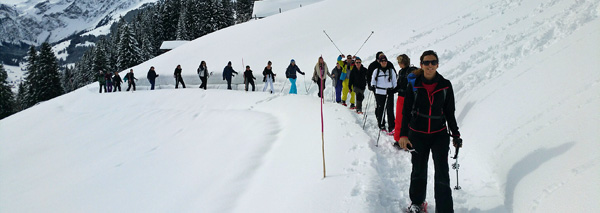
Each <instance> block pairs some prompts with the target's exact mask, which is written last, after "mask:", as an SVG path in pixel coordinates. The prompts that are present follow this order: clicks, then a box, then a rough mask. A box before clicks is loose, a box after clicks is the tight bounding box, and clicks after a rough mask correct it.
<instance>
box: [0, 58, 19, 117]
mask: <svg viewBox="0 0 600 213" xmlns="http://www.w3.org/2000/svg"><path fill="white" fill-rule="evenodd" d="M14 106H15V100H14V94H13V92H12V90H11V88H10V85H9V84H8V73H6V70H4V65H2V64H0V120H2V119H3V118H6V117H8V116H10V115H12V114H13V112H14Z"/></svg>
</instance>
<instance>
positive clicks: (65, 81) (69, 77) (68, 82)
mask: <svg viewBox="0 0 600 213" xmlns="http://www.w3.org/2000/svg"><path fill="white" fill-rule="evenodd" d="M73 80H74V75H73V68H69V67H68V66H65V71H64V72H63V74H62V76H61V79H60V83H61V84H62V87H63V89H64V92H65V93H69V92H71V91H73V90H75V89H77V88H76V87H75V85H74V81H73Z"/></svg>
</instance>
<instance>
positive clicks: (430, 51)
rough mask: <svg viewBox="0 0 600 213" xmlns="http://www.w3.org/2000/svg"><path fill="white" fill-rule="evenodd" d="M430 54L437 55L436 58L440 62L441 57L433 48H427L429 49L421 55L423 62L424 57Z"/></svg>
mask: <svg viewBox="0 0 600 213" xmlns="http://www.w3.org/2000/svg"><path fill="white" fill-rule="evenodd" d="M428 55H433V56H435V59H436V60H438V63H440V58H439V57H438V55H437V53H436V52H435V51H433V50H427V51H425V52H423V55H421V63H423V58H425V56H428Z"/></svg>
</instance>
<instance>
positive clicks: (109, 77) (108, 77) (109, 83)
mask: <svg viewBox="0 0 600 213" xmlns="http://www.w3.org/2000/svg"><path fill="white" fill-rule="evenodd" d="M104 80H105V81H106V90H108V92H112V88H113V83H112V73H111V72H106V74H104Z"/></svg>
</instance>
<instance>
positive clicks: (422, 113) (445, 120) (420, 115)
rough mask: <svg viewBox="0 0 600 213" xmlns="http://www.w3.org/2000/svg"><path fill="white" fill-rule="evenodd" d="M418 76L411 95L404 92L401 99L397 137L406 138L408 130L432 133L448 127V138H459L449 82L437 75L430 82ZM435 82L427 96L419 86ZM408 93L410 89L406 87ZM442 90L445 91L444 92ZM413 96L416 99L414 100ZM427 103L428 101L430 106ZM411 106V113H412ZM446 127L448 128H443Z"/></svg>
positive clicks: (410, 87) (423, 88)
mask: <svg viewBox="0 0 600 213" xmlns="http://www.w3.org/2000/svg"><path fill="white" fill-rule="evenodd" d="M427 81H428V80H427V79H425V77H423V76H420V77H418V78H417V79H416V80H415V86H414V88H415V89H416V91H415V92H406V97H405V98H404V108H403V109H402V116H403V119H402V128H400V129H401V131H400V137H404V136H408V133H409V131H413V132H418V133H423V134H434V133H438V132H442V131H445V130H446V129H447V128H450V131H451V132H452V136H455V137H460V132H458V125H457V123H456V117H455V116H454V111H455V105H454V90H453V89H452V83H450V81H448V80H446V79H445V78H444V77H443V76H441V75H440V74H439V73H436V77H435V78H434V79H433V80H432V81H431V82H427ZM424 82H426V83H427V84H433V83H437V85H436V86H435V89H434V90H433V92H432V93H431V94H427V90H426V89H425V87H423V83H424ZM407 89H408V90H409V91H412V90H413V86H412V85H410V84H408V88H407ZM444 90H445V91H446V92H444ZM415 93H416V95H417V98H416V100H415ZM430 100H431V101H432V102H431V104H430ZM413 103H414V110H413ZM446 125H448V126H446Z"/></svg>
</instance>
